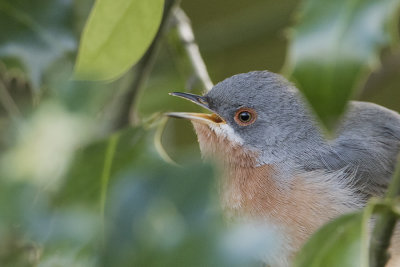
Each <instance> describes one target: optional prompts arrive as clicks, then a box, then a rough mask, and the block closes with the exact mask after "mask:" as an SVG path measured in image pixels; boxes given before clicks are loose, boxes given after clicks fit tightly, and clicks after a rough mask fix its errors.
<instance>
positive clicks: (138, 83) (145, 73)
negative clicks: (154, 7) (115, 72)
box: [112, 0, 180, 131]
mask: <svg viewBox="0 0 400 267" xmlns="http://www.w3.org/2000/svg"><path fill="white" fill-rule="evenodd" d="M179 2H180V0H166V1H165V5H164V13H163V18H162V21H161V24H160V27H159V29H158V32H157V34H156V36H155V38H154V40H153V42H152V43H151V45H150V47H149V49H148V50H147V52H146V53H145V54H144V56H143V57H142V59H141V60H140V61H139V63H138V64H137V65H136V67H135V70H136V71H135V79H134V80H133V82H132V84H131V85H130V86H129V88H128V90H126V92H124V93H123V94H122V95H121V98H120V99H121V104H120V105H119V109H118V111H117V114H116V119H115V122H114V125H113V126H112V128H113V129H112V130H114V131H116V130H119V129H121V128H123V127H126V126H128V125H130V124H132V123H133V121H134V119H133V118H134V114H133V109H134V104H135V101H136V97H137V94H138V92H139V91H140V88H142V86H143V84H145V82H146V81H147V79H148V77H149V75H150V72H151V70H152V68H153V63H154V60H155V58H156V55H157V53H158V50H159V48H160V43H161V42H160V41H161V40H162V36H163V35H164V32H165V31H166V30H167V28H168V22H169V18H170V16H171V10H172V8H173V7H174V6H175V5H177V4H179Z"/></svg>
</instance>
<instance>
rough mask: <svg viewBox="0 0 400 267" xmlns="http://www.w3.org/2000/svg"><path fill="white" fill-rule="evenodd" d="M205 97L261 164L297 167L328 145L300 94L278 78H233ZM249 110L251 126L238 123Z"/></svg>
mask: <svg viewBox="0 0 400 267" xmlns="http://www.w3.org/2000/svg"><path fill="white" fill-rule="evenodd" d="M204 97H205V99H206V101H207V103H209V107H210V109H211V110H213V111H214V112H216V113H217V114H218V115H220V116H221V117H222V118H223V119H224V120H225V121H226V122H227V124H228V125H229V126H230V127H232V128H233V131H234V132H235V134H237V135H238V136H239V137H240V138H241V139H242V140H243V145H244V146H245V147H247V148H249V149H252V150H255V151H258V152H261V153H260V158H259V159H258V161H259V163H260V164H270V163H279V162H285V163H286V164H296V163H298V161H299V160H301V161H303V159H304V156H306V155H308V154H310V153H317V152H318V151H319V150H320V149H321V146H323V145H324V143H325V141H324V139H323V137H322V135H321V133H320V131H319V128H318V127H317V125H316V123H315V120H314V118H313V117H312V115H311V113H310V112H309V111H308V109H307V108H306V106H305V104H304V103H305V102H304V101H303V100H302V99H301V95H300V94H299V92H298V90H297V89H296V88H295V87H294V86H293V85H292V84H291V83H289V82H288V81H287V80H286V79H285V78H283V77H282V76H280V75H278V74H275V73H272V72H268V71H253V72H249V73H243V74H238V75H234V76H232V77H230V78H228V79H226V80H224V81H222V82H220V83H218V84H217V85H216V86H215V87H214V88H213V89H212V90H211V91H210V92H208V93H207V94H206V95H205V96H204ZM247 109H250V110H252V111H253V112H254V114H252V116H256V119H255V120H254V122H253V123H251V124H249V125H245V124H243V123H240V121H238V120H237V117H236V119H235V115H236V114H237V113H238V112H240V110H245V111H246V110H247Z"/></svg>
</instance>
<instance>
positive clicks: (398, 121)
mask: <svg viewBox="0 0 400 267" xmlns="http://www.w3.org/2000/svg"><path fill="white" fill-rule="evenodd" d="M399 151H400V115H399V114H398V113H396V112H394V111H392V110H389V109H386V108H384V107H382V106H379V105H376V104H372V103H367V102H357V101H354V102H351V103H350V106H349V110H348V112H347V114H346V115H345V116H344V118H343V120H342V124H341V127H339V129H338V135H337V138H336V139H335V140H333V141H331V143H330V146H329V149H328V151H326V153H325V154H323V155H321V160H320V161H319V163H320V164H322V165H325V166H324V167H325V168H328V169H331V170H333V171H334V170H338V169H342V168H347V169H348V171H349V172H353V173H354V174H355V176H354V177H355V181H354V184H355V185H356V186H357V190H359V192H360V193H362V194H364V195H365V196H366V197H369V196H373V195H382V194H383V193H384V192H385V190H386V188H387V186H388V184H389V182H390V179H391V177H392V174H393V171H394V168H395V164H396V158H397V155H398V154H399Z"/></svg>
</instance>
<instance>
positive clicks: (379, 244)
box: [370, 156, 400, 267]
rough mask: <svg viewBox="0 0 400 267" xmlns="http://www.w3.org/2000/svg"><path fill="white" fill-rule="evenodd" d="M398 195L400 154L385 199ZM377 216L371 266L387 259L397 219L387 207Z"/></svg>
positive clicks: (389, 199)
mask: <svg viewBox="0 0 400 267" xmlns="http://www.w3.org/2000/svg"><path fill="white" fill-rule="evenodd" d="M398 196H400V156H399V157H398V160H397V166H396V171H395V174H394V176H393V178H392V181H391V183H390V186H389V189H388V192H387V193H386V196H385V199H386V200H387V201H388V202H389V203H390V202H392V201H393V200H394V199H395V198H396V197H398ZM377 216H378V217H377V219H376V222H375V227H374V229H373V232H372V236H371V244H370V266H371V267H383V266H385V265H386V263H387V261H388V260H389V258H390V255H389V253H388V252H387V249H388V248H389V246H390V240H391V237H392V234H393V231H394V229H395V227H396V221H397V215H396V214H395V213H394V212H393V211H392V209H390V208H387V209H386V210H384V211H383V212H382V213H380V214H378V215H377Z"/></svg>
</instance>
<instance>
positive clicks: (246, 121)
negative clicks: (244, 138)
mask: <svg viewBox="0 0 400 267" xmlns="http://www.w3.org/2000/svg"><path fill="white" fill-rule="evenodd" d="M256 119H257V113H256V111H255V110H254V109H251V108H240V109H239V110H238V111H236V114H235V121H236V123H237V124H239V125H240V126H247V125H250V124H252V123H254V122H255V120H256Z"/></svg>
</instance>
